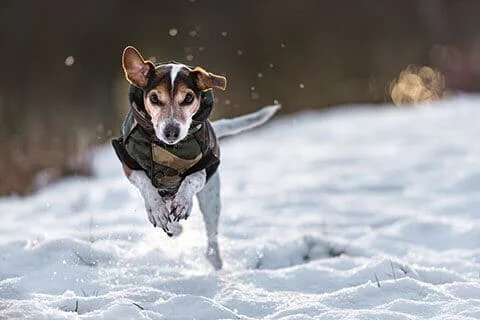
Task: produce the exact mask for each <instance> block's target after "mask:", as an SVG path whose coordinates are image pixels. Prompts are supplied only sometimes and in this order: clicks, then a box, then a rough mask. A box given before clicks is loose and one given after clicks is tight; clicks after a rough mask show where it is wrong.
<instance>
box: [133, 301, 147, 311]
mask: <svg viewBox="0 0 480 320" xmlns="http://www.w3.org/2000/svg"><path fill="white" fill-rule="evenodd" d="M133 305H134V306H135V307H137V308H138V309H140V310H145V308H144V307H142V306H141V305H139V304H138V303H135V302H133Z"/></svg>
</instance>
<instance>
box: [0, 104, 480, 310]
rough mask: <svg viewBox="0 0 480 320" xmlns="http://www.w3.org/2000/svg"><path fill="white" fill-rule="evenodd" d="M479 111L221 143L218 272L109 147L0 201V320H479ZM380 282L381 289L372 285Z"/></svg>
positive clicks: (293, 127)
mask: <svg viewBox="0 0 480 320" xmlns="http://www.w3.org/2000/svg"><path fill="white" fill-rule="evenodd" d="M479 104H480V98H479V97H468V96H463V97H458V98H455V99H453V100H447V101H443V102H437V103H435V104H434V105H432V106H431V107H430V108H419V109H398V108H393V107H390V106H384V107H382V108H376V109H373V108H369V107H356V108H350V107H344V108H340V109H336V110H333V111H329V112H327V113H320V112H307V113H303V114H298V115H295V116H293V117H280V118H277V120H275V121H273V122H272V123H270V124H269V125H268V126H265V127H263V128H261V129H258V130H256V131H254V132H250V133H248V134H244V135H242V136H239V137H235V138H231V139H228V140H225V141H222V143H221V144H222V157H223V160H222V161H223V162H222V166H221V177H222V197H223V214H222V217H221V226H220V244H221V249H222V253H223V258H224V262H225V268H224V270H222V271H220V272H215V271H213V270H212V268H211V267H210V265H209V264H208V262H207V260H206V259H205V258H204V250H205V245H206V238H205V234H204V230H203V222H202V220H201V216H200V214H199V212H198V209H197V207H194V212H193V214H192V217H191V218H190V219H189V220H188V221H186V222H184V223H183V226H184V233H183V234H182V235H181V236H179V237H178V238H176V239H170V238H168V237H167V236H166V235H164V234H163V232H161V230H159V229H154V228H153V227H152V226H151V225H150V223H149V222H148V220H147V217H146V214H145V212H144V209H143V204H142V200H141V197H140V195H139V193H138V192H137V191H136V190H135V188H134V187H133V186H131V185H130V184H129V183H128V182H127V180H126V179H125V178H124V177H123V176H122V171H121V169H120V164H119V163H118V161H117V160H116V159H115V156H114V154H113V152H112V149H111V148H110V147H108V146H106V147H103V148H99V149H98V150H96V151H95V172H96V176H95V177H94V178H69V179H65V180H63V181H60V182H58V183H56V184H54V185H51V186H48V187H45V188H43V189H42V190H41V191H39V192H37V193H36V194H34V195H32V196H29V197H26V198H19V197H10V198H3V199H0V213H1V215H0V216H1V220H0V222H1V223H0V319H3V318H6V319H17V318H18V319H23V318H25V319H102V318H103V319H263V318H265V319H290V320H293V319H299V320H305V319H335V320H337V319H402V320H403V319H424V318H428V319H479V318H480V282H479V271H480V232H479V227H480V213H479V212H478V209H479V207H480V144H479V143H478V137H480V126H479V125H478V123H479V122H478V121H479V120H478V119H479V118H480V108H479V107H478V105H479ZM377 279H378V281H377Z"/></svg>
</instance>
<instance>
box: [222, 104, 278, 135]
mask: <svg viewBox="0 0 480 320" xmlns="http://www.w3.org/2000/svg"><path fill="white" fill-rule="evenodd" d="M278 109H280V105H273V106H268V107H265V108H262V109H260V110H258V111H257V112H253V113H249V114H246V115H244V116H240V117H236V118H232V119H220V120H217V121H214V122H213V123H212V125H213V129H214V130H215V134H216V135H217V138H219V139H220V138H223V137H227V136H232V135H235V134H239V133H241V132H243V131H247V130H250V129H253V128H255V127H258V126H260V125H262V124H264V123H265V122H267V121H268V120H269V119H270V118H271V117H272V116H273V115H274V114H275V112H277V110H278Z"/></svg>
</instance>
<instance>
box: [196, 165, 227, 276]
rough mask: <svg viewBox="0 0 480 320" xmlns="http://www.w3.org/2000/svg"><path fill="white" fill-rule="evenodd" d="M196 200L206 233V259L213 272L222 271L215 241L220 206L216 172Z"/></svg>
mask: <svg viewBox="0 0 480 320" xmlns="http://www.w3.org/2000/svg"><path fill="white" fill-rule="evenodd" d="M197 199H198V204H199V206H200V211H202V215H203V221H204V222H205V229H206V231H207V254H206V255H207V259H208V261H210V263H211V264H212V266H213V267H214V268H215V270H220V269H222V258H221V257H220V250H219V248H218V239H217V234H218V219H219V217H220V206H221V204H220V178H219V174H218V171H217V172H216V173H215V174H214V175H213V176H212V177H211V178H210V180H209V181H208V183H207V184H206V185H205V187H204V188H203V189H202V191H200V192H199V193H197Z"/></svg>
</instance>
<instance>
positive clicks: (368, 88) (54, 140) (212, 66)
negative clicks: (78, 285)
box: [0, 0, 480, 195]
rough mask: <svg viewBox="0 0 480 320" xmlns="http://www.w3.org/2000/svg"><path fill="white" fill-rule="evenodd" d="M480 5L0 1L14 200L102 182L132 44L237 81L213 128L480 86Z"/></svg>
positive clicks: (220, 103) (3, 173) (0, 127)
mask: <svg viewBox="0 0 480 320" xmlns="http://www.w3.org/2000/svg"><path fill="white" fill-rule="evenodd" d="M479 13H480V1H474V0H471V1H464V0H457V1H448V0H362V1H358V0H337V1H331V0H328V1H322V0H297V1H278V0H275V1H274V0H264V1H256V0H237V1H224V0H176V1H162V0H156V1H126V0H102V1H91V0H87V1H67V0H57V1H53V0H42V1H33V0H32V1H21V0H14V1H13V0H12V1H8V0H3V1H1V2H0V45H1V50H0V70H1V71H0V195H7V194H25V193H28V192H31V191H33V190H35V189H36V188H37V187H39V186H41V185H44V184H45V183H48V182H50V181H52V180H55V179H57V178H59V177H62V176H66V175H72V174H82V175H84V174H87V175H88V174H89V173H90V161H89V153H88V152H87V150H88V149H89V148H90V146H92V145H96V144H102V143H106V142H108V141H109V139H110V138H111V137H112V136H115V135H117V134H118V131H119V126H120V124H121V121H122V118H123V116H124V115H125V113H126V111H127V109H128V104H127V103H128V101H127V95H126V89H127V83H126V81H125V80H124V78H123V72H122V70H121V53H122V50H123V48H124V47H125V46H126V45H134V46H136V47H137V48H138V49H139V50H140V51H141V52H142V54H143V56H144V57H145V58H150V59H152V60H155V61H156V62H167V61H170V60H175V61H178V62H183V63H185V64H188V65H192V66H197V65H200V66H203V67H204V68H205V69H207V70H209V71H211V72H214V73H218V74H223V75H225V76H226V77H227V78H228V88H227V91H225V92H217V93H216V98H217V103H216V110H215V114H214V117H213V118H218V117H225V116H234V115H240V114H244V113H247V112H250V111H253V110H256V109H258V108H260V107H261V106H263V105H267V104H273V103H281V104H282V105H283V109H282V112H283V113H285V114H288V113H294V112H298V111H301V110H306V109H323V108H329V107H333V106H338V105H341V104H351V103H360V104H366V103H368V104H380V103H385V102H392V100H393V102H395V103H397V104H402V105H403V104H408V103H416V102H421V101H428V100H432V99H440V98H443V97H445V96H447V95H449V94H452V93H455V92H459V91H466V92H477V91H479V90H480V81H479V77H480V33H479V31H480V19H479V18H478V16H479Z"/></svg>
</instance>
